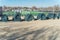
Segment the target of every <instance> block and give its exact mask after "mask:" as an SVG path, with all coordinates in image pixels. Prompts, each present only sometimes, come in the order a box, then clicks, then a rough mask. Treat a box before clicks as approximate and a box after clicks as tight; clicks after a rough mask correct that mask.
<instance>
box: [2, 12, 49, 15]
mask: <svg viewBox="0 0 60 40" xmlns="http://www.w3.org/2000/svg"><path fill="white" fill-rule="evenodd" d="M15 13H16V12H13V11H7V12H3V14H6V15H8V16H12V15H14V14H15ZM39 13H41V12H37V11H22V12H21V15H23V16H24V15H26V14H32V15H34V16H36V15H38V14H39ZM44 14H48V13H47V12H45V13H44Z"/></svg>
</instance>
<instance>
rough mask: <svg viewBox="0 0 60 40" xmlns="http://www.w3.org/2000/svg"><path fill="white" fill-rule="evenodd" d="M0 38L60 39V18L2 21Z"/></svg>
mask: <svg viewBox="0 0 60 40" xmlns="http://www.w3.org/2000/svg"><path fill="white" fill-rule="evenodd" d="M0 40H60V20H57V19H56V20H52V19H51V20H36V21H30V22H27V21H23V22H0Z"/></svg>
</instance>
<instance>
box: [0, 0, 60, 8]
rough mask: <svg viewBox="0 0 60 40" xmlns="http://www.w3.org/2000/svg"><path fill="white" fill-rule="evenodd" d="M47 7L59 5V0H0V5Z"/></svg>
mask: <svg viewBox="0 0 60 40" xmlns="http://www.w3.org/2000/svg"><path fill="white" fill-rule="evenodd" d="M4 5H5V6H25V7H32V6H36V7H48V6H54V5H60V0H0V6H4Z"/></svg>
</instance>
